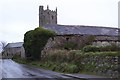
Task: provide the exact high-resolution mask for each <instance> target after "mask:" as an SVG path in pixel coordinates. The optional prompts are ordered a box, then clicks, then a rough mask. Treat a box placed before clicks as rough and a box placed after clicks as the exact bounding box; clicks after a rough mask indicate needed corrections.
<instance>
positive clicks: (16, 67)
mask: <svg viewBox="0 0 120 80" xmlns="http://www.w3.org/2000/svg"><path fill="white" fill-rule="evenodd" d="M0 65H2V70H0V71H2V78H32V79H35V78H38V79H41V78H46V79H51V80H57V79H60V78H63V79H73V78H72V77H69V76H65V75H64V74H61V73H57V72H53V71H49V70H44V69H38V68H33V67H29V66H27V65H21V64H18V63H16V62H14V61H13V60H11V59H4V60H0Z"/></svg>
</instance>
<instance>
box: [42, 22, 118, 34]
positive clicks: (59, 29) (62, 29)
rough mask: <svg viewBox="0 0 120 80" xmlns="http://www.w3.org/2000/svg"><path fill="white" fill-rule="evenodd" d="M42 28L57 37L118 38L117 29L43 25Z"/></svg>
mask: <svg viewBox="0 0 120 80" xmlns="http://www.w3.org/2000/svg"><path fill="white" fill-rule="evenodd" d="M44 28H46V29H49V30H53V31H55V32H56V33H57V35H73V34H77V35H107V36H118V28H111V27H99V26H83V25H49V24H48V25H44Z"/></svg>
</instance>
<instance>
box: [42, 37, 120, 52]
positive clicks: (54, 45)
mask: <svg viewBox="0 0 120 80" xmlns="http://www.w3.org/2000/svg"><path fill="white" fill-rule="evenodd" d="M90 37H93V36H88V35H84V36H83V35H63V36H55V37H52V38H50V39H49V40H48V42H47V44H46V46H45V47H44V51H49V50H56V49H65V44H67V43H70V44H71V45H76V46H75V47H74V49H76V50H77V49H81V48H82V47H84V46H85V45H88V42H90V41H91V40H90V39H91V38H90ZM94 38H95V39H94V41H93V42H92V45H95V46H105V45H110V44H112V43H114V44H118V45H120V42H119V41H118V37H110V36H94Z"/></svg>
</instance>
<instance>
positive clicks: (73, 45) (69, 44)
mask: <svg viewBox="0 0 120 80" xmlns="http://www.w3.org/2000/svg"><path fill="white" fill-rule="evenodd" d="M76 46H77V44H76V43H74V42H67V43H65V44H64V45H63V47H64V49H66V50H73V49H75V48H76Z"/></svg>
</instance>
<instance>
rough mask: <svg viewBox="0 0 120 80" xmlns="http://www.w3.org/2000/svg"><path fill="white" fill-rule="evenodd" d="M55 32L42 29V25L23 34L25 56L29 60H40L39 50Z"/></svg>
mask: <svg viewBox="0 0 120 80" xmlns="http://www.w3.org/2000/svg"><path fill="white" fill-rule="evenodd" d="M54 35H55V32H53V31H50V30H47V29H44V28H42V27H39V28H36V29H34V30H30V31H28V32H26V33H25V35H24V44H23V46H24V49H25V53H26V58H27V59H29V60H32V59H33V60H38V59H39V60H40V59H41V51H42V50H43V48H44V46H45V45H46V43H47V40H48V39H49V38H50V37H53V36H54Z"/></svg>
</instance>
